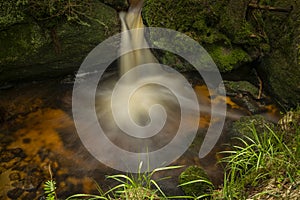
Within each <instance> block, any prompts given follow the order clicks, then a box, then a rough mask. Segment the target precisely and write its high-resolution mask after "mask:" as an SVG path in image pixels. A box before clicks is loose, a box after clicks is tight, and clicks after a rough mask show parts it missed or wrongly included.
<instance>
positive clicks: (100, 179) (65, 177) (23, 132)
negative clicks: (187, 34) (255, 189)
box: [0, 3, 279, 200]
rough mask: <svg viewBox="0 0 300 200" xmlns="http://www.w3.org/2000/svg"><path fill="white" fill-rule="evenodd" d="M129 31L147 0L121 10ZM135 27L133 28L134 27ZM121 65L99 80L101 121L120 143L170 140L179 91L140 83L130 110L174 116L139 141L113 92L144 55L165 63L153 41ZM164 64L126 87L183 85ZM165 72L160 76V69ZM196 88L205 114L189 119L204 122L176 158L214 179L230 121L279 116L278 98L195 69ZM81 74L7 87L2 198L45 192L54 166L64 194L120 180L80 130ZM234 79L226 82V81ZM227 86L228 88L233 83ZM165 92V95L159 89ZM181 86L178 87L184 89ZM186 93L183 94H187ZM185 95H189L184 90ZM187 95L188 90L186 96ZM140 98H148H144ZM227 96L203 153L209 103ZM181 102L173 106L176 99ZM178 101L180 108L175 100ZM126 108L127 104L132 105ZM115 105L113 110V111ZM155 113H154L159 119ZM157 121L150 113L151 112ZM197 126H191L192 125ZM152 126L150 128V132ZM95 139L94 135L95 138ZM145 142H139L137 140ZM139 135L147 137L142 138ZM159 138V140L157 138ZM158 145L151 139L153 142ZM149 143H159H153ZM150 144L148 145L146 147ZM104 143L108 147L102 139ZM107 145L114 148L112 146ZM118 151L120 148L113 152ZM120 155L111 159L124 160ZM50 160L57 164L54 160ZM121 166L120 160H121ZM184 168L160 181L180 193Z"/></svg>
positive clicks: (143, 118) (142, 121)
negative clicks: (210, 83)
mask: <svg viewBox="0 0 300 200" xmlns="http://www.w3.org/2000/svg"><path fill="white" fill-rule="evenodd" d="M121 21H122V29H123V31H125V30H127V29H133V28H143V23H142V18H141V4H138V3H137V4H133V6H132V7H131V8H130V9H129V13H127V14H125V13H123V14H121ZM133 33H134V32H133ZM127 36H128V37H127V38H122V41H121V42H122V44H123V45H132V47H135V46H139V45H141V44H140V43H144V42H146V41H145V39H144V36H143V35H138V34H137V35H127ZM119 62H120V71H118V70H116V67H115V68H114V67H113V70H111V71H110V72H108V73H107V74H106V75H107V77H108V78H106V79H104V81H103V82H100V83H99V85H100V86H102V87H103V86H104V87H106V89H105V90H99V91H98V92H97V97H96V109H97V113H98V119H99V123H102V125H103V127H104V130H105V132H106V133H107V135H108V138H110V140H111V141H113V142H114V143H115V144H117V145H119V146H122V148H125V149H126V150H128V151H133V152H139V151H142V152H146V151H148V150H151V151H152V150H155V149H157V148H161V147H162V146H163V145H165V144H167V143H168V142H170V140H171V139H172V138H173V137H174V136H173V135H172V134H174V129H177V128H178V126H177V123H178V120H180V117H178V116H180V114H181V112H180V110H178V108H176V104H177V106H178V103H177V100H176V99H175V97H174V95H171V94H170V92H168V91H167V90H166V89H165V88H161V87H159V86H156V85H150V86H146V87H143V88H142V89H140V90H137V92H136V93H134V95H133V96H132V99H131V101H130V102H129V110H131V112H132V113H131V116H130V117H132V118H133V121H134V122H136V123H137V124H139V125H140V126H145V125H147V124H149V116H148V114H147V111H148V110H149V109H150V108H151V106H152V105H154V104H161V105H163V106H164V107H165V108H166V113H167V115H168V116H171V117H170V119H169V120H168V121H167V123H166V128H164V129H163V130H162V132H167V133H169V135H167V136H164V135H163V136H159V137H153V138H152V139H151V140H148V141H147V142H145V143H140V142H139V141H138V142H137V141H135V140H133V139H128V137H127V139H123V138H122V139H120V138H119V135H120V134H122V131H121V130H119V129H118V128H117V127H118V125H117V124H116V123H115V122H114V120H113V119H114V118H113V116H112V115H113V114H112V110H111V108H110V106H109V105H110V100H111V98H112V97H111V96H112V95H113V94H112V92H113V89H112V87H113V86H115V82H116V79H118V77H119V75H124V74H126V72H128V71H130V70H131V69H132V66H137V65H141V64H145V63H149V62H150V63H158V61H157V60H156V58H155V57H154V56H153V54H152V53H151V51H150V50H149V49H146V50H140V51H134V52H132V53H129V54H126V55H124V56H122V57H121V59H120V61H119ZM162 73H163V72H162V69H158V68H155V69H152V70H150V74H151V76H148V74H147V76H146V77H142V78H141V77H139V76H136V75H130V76H129V78H127V80H125V81H127V82H126V83H127V84H128V85H129V86H128V85H126V86H124V87H122V88H121V89H122V90H127V89H129V88H130V87H131V86H132V84H134V83H136V82H139V81H142V82H143V81H144V80H145V79H149V77H150V79H151V77H152V78H153V76H155V77H158V78H157V80H159V81H160V80H164V81H167V82H169V83H171V85H174V86H176V87H177V88H176V89H178V90H180V88H181V85H182V84H183V83H184V82H182V80H178V79H176V78H173V77H172V75H171V76H170V77H169V79H166V77H163V76H161V74H162ZM158 75H159V76H158ZM184 76H185V78H186V79H187V80H188V81H189V83H190V84H191V86H192V88H193V92H194V93H195V94H196V98H197V101H198V103H199V105H201V109H200V118H197V116H194V115H193V112H187V113H186V115H185V116H184V121H186V122H187V127H188V124H189V123H191V124H193V123H195V122H196V123H197V125H198V130H197V134H196V137H195V139H194V141H193V143H192V144H191V146H190V147H189V148H188V150H187V151H185V153H184V154H183V155H182V156H180V157H179V158H178V159H176V160H175V161H173V162H172V163H171V165H184V166H189V165H199V166H201V167H203V169H204V170H205V171H206V172H207V174H208V175H209V177H210V178H211V180H212V182H213V183H214V184H215V185H218V184H220V183H221V182H222V180H223V168H222V166H221V165H219V164H218V160H219V159H220V156H219V154H218V152H220V151H222V150H225V149H226V148H227V147H226V145H224V144H227V143H228V142H229V139H230V135H228V133H229V130H228V128H229V127H230V123H231V122H232V121H235V120H237V119H239V118H240V117H242V116H247V115H253V114H261V115H264V116H265V118H266V119H267V120H269V121H272V122H277V121H278V117H279V110H278V109H277V108H276V106H275V105H274V103H273V102H272V100H271V98H270V97H268V96H266V95H263V100H257V99H256V98H255V97H254V96H253V95H252V94H250V93H248V92H245V91H242V90H239V89H237V90H234V89H232V88H231V89H229V91H231V93H230V95H229V96H222V95H220V94H218V93H217V92H216V91H209V89H208V88H207V86H206V85H205V83H204V81H203V80H202V78H201V76H199V75H195V73H194V72H193V73H184ZM74 79H75V76H67V77H60V78H57V79H49V80H44V81H40V82H29V83H22V84H21V83H19V84H15V85H12V86H11V87H7V88H2V89H1V90H0V94H1V95H0V102H1V104H0V109H1V114H0V122H1V124H0V139H1V140H0V141H1V149H0V151H1V156H0V191H1V193H0V198H1V199H8V198H11V199H24V200H25V199H39V198H40V197H42V196H43V183H44V182H45V181H46V180H49V179H50V178H51V174H52V176H53V178H54V179H55V181H56V182H57V188H58V189H57V194H58V196H59V197H60V198H65V197H67V196H69V195H72V194H75V193H97V190H96V185H95V183H94V181H95V182H97V183H98V184H99V185H100V186H101V187H102V189H103V190H107V189H108V188H110V187H112V186H114V184H116V183H115V182H113V181H111V180H107V179H106V178H105V177H106V175H111V174H116V173H122V172H120V171H117V170H115V169H114V167H108V166H106V165H104V164H101V163H100V162H99V161H98V160H97V159H96V158H95V157H93V156H92V155H91V153H90V152H89V151H87V149H86V148H85V146H84V145H83V144H82V141H81V140H80V138H79V136H78V135H77V134H76V132H77V131H76V127H75V124H74V120H73V115H72V90H73V84H74ZM225 86H226V87H228V86H227V85H225ZM227 89H228V88H227ZM158 91H160V92H162V94H164V95H162V96H163V97H161V96H159V95H158V94H157V92H158ZM180 95H181V93H179V96H180ZM182 95H183V94H182ZM183 96H184V95H183ZM126 97H127V96H126V94H121V95H119V96H118V101H117V103H116V107H117V112H118V114H119V115H120V116H121V123H123V125H128V124H129V123H131V120H129V118H128V117H127V115H125V114H126V113H125V114H124V113H123V112H124V110H123V108H122V107H124V106H123V105H124V101H125V102H126V101H127V99H126ZM181 97H182V96H181ZM140 102H143V104H141V103H140ZM220 102H226V104H227V114H226V121H225V126H224V129H223V132H222V135H221V137H220V139H219V140H218V142H217V144H216V145H215V147H214V148H213V150H212V151H211V152H210V153H209V154H208V155H207V156H206V157H204V158H202V159H200V158H199V155H198V153H199V149H200V147H201V144H202V142H203V139H204V137H205V133H206V131H207V128H208V127H209V124H210V123H214V122H211V115H210V112H209V110H210V108H211V106H212V104H218V103H220ZM173 104H174V105H175V106H174V105H173ZM174 107H175V108H174ZM125 111H126V110H125ZM107 113H109V114H107ZM153 119H158V120H156V121H155V120H154V123H157V124H154V127H159V126H160V122H161V118H160V115H154V118H153ZM153 119H152V120H153ZM150 122H151V120H150ZM189 131H190V130H186V132H187V133H188V132H189ZM146 134H149V133H148V132H146ZM90 139H92V138H90ZM130 140H132V141H131V142H135V143H136V144H140V146H139V145H137V146H133V145H132V144H131V142H130ZM139 140H142V139H141V138H139ZM153 144H155V145H154V146H153ZM151 145H152V146H151ZM149 146H151V148H153V149H151V148H150V149H149ZM141 147H144V149H141ZM100 148H101V147H100ZM105 151H107V150H105ZM112 153H113V152H107V154H112ZM113 156H117V155H113ZM120 164H121V163H113V164H112V165H111V166H114V165H115V166H116V165H120ZM49 166H50V168H49ZM116 168H117V169H118V167H116ZM183 170H184V168H182V169H178V170H172V171H170V172H166V173H159V174H157V175H156V176H157V177H155V178H159V177H162V176H172V178H171V179H167V180H165V181H163V182H160V185H161V188H162V189H163V190H164V191H166V193H167V194H170V195H176V194H181V193H182V191H181V190H180V189H179V188H178V187H177V179H178V176H179V174H180V173H181V172H182V171H183Z"/></svg>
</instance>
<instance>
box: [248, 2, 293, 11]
mask: <svg viewBox="0 0 300 200" xmlns="http://www.w3.org/2000/svg"><path fill="white" fill-rule="evenodd" d="M248 7H250V8H253V9H260V10H269V11H276V12H291V11H292V10H293V6H291V7H289V8H280V7H273V6H263V5H258V4H255V3H249V4H248Z"/></svg>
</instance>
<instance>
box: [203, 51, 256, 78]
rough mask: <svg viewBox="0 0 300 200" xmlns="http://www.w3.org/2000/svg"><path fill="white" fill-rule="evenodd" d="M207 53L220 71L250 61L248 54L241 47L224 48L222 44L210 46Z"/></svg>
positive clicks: (225, 70) (229, 69) (228, 69)
mask: <svg viewBox="0 0 300 200" xmlns="http://www.w3.org/2000/svg"><path fill="white" fill-rule="evenodd" d="M208 53H209V54H210V56H211V57H212V59H213V60H214V61H215V63H216V65H217V66H218V67H219V69H220V71H221V72H229V71H231V70H233V69H234V68H235V67H237V66H239V65H240V64H241V63H247V62H250V61H251V58H250V56H249V55H248V54H247V53H246V52H245V51H243V50H242V49H241V48H237V47H233V48H226V47H224V46H212V47H210V48H208Z"/></svg>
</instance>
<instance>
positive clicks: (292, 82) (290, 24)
mask: <svg viewBox="0 0 300 200" xmlns="http://www.w3.org/2000/svg"><path fill="white" fill-rule="evenodd" d="M265 3H266V2H265ZM268 5H270V6H273V7H281V8H290V7H291V6H293V10H292V11H291V12H290V13H278V12H265V13H264V18H265V29H266V33H267V34H268V37H269V39H270V44H271V51H270V53H268V54H267V55H266V56H265V57H264V58H263V62H262V64H261V65H260V66H259V70H260V71H261V72H262V74H264V85H265V88H266V89H267V90H268V91H269V93H271V94H272V96H273V97H274V98H275V99H276V100H277V102H279V104H281V106H282V107H284V108H285V109H289V108H290V107H295V106H297V104H299V102H300V84H299V83H300V51H299V49H300V48H299V47H300V14H299V13H300V5H299V4H298V3H296V2H295V1H293V0H287V1H280V0H276V1H269V2H268Z"/></svg>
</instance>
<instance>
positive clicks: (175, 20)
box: [143, 0, 228, 43]
mask: <svg viewBox="0 0 300 200" xmlns="http://www.w3.org/2000/svg"><path fill="white" fill-rule="evenodd" d="M223 4H224V3H223V2H221V1H215V2H209V3H208V2H206V3H205V2H204V1H199V0H178V1H176V3H174V1H172V0H166V1H161V0H147V1H146V3H145V6H144V10H143V17H144V20H145V23H146V24H147V25H148V26H154V27H164V28H170V29H173V30H177V31H180V32H182V33H185V34H186V35H188V36H190V37H192V38H193V39H195V40H196V41H198V42H200V43H214V42H217V41H227V40H228V39H227V37H226V36H225V35H224V34H222V33H221V32H219V31H218V29H217V28H216V26H217V24H218V21H219V16H218V13H219V10H220V9H221V8H222V5H223ZM153 11H155V12H153ZM187 11H188V12H187Z"/></svg>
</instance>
